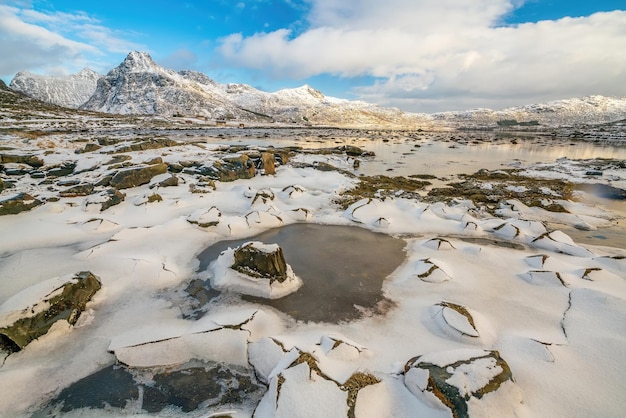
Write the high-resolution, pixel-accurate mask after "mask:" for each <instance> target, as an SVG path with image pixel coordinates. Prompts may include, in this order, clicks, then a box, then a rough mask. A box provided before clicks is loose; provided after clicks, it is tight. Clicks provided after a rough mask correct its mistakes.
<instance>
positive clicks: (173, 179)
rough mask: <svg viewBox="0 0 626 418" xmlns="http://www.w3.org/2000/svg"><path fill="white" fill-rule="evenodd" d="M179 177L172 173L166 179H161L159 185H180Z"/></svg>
mask: <svg viewBox="0 0 626 418" xmlns="http://www.w3.org/2000/svg"><path fill="white" fill-rule="evenodd" d="M178 180H179V179H178V177H176V176H174V175H171V176H169V177H168V178H166V179H165V180H161V181H160V182H159V183H158V184H157V185H158V186H159V187H173V186H178Z"/></svg>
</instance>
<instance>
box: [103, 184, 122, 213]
mask: <svg viewBox="0 0 626 418" xmlns="http://www.w3.org/2000/svg"><path fill="white" fill-rule="evenodd" d="M105 195H106V197H107V199H106V200H105V201H104V202H102V207H101V208H100V212H104V211H105V210H107V209H108V208H110V207H111V206H115V205H118V204H120V203H122V202H123V201H124V199H126V195H125V194H124V193H122V192H120V191H119V190H117V189H109V190H107V191H106V192H105Z"/></svg>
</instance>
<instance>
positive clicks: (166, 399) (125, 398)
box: [42, 362, 265, 414]
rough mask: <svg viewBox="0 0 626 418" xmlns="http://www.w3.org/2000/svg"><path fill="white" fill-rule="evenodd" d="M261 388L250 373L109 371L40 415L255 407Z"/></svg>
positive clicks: (208, 368)
mask: <svg viewBox="0 0 626 418" xmlns="http://www.w3.org/2000/svg"><path fill="white" fill-rule="evenodd" d="M264 390H265V387H264V386H263V385H261V384H259V383H258V382H257V380H256V379H255V377H254V374H253V373H252V372H251V371H250V370H246V369H244V368H241V367H232V366H227V365H223V364H217V363H210V364H207V363H201V362H192V363H189V364H186V365H182V366H180V367H177V368H175V369H173V370H163V369H158V368H155V369H132V368H126V367H123V366H115V365H114V366H109V367H107V368H104V369H102V370H100V371H98V372H96V373H94V374H92V375H90V376H87V377H85V378H83V379H81V380H79V381H78V382H76V383H74V384H72V385H71V386H69V387H67V388H65V389H63V390H62V391H61V392H60V393H59V395H58V396H57V397H56V398H55V399H54V400H52V401H51V402H50V404H49V406H48V407H46V408H45V409H44V410H43V411H42V412H43V413H53V414H54V412H55V411H58V412H60V413H68V412H71V411H73V410H76V409H81V408H92V409H110V408H118V409H119V410H120V412H121V410H122V409H123V408H125V407H128V405H129V404H130V405H135V408H134V409H135V411H136V412H140V411H145V412H148V413H159V412H161V411H162V410H164V409H165V408H171V407H172V406H174V407H177V408H180V410H182V411H183V412H191V411H194V410H197V409H203V408H216V407H228V406H229V405H240V404H245V403H254V402H258V400H259V399H260V397H261V395H262V393H263V391H264Z"/></svg>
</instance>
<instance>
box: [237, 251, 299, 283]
mask: <svg viewBox="0 0 626 418" xmlns="http://www.w3.org/2000/svg"><path fill="white" fill-rule="evenodd" d="M274 248H275V250H274V251H269V250H268V247H265V246H263V245H262V244H260V243H257V242H249V243H247V244H245V245H243V246H241V247H239V248H237V249H236V250H235V262H234V264H233V265H232V269H233V270H237V271H238V272H240V273H243V274H246V275H248V276H252V277H262V278H266V279H269V280H270V282H274V281H278V282H280V283H282V282H284V281H285V280H286V279H287V263H286V262H285V256H284V254H283V250H282V248H280V247H279V246H277V245H276V246H275V247H274Z"/></svg>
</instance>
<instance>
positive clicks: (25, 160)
mask: <svg viewBox="0 0 626 418" xmlns="http://www.w3.org/2000/svg"><path fill="white" fill-rule="evenodd" d="M6 163H15V164H26V165H29V166H31V167H34V168H39V167H41V166H43V165H44V161H43V160H42V159H41V158H40V157H38V156H36V155H13V154H0V164H6Z"/></svg>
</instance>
